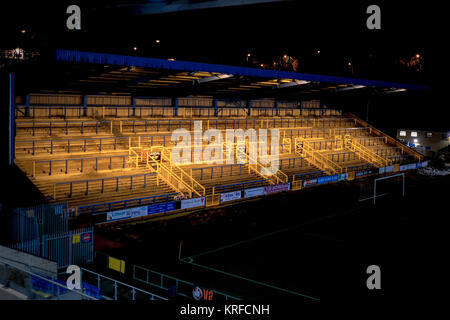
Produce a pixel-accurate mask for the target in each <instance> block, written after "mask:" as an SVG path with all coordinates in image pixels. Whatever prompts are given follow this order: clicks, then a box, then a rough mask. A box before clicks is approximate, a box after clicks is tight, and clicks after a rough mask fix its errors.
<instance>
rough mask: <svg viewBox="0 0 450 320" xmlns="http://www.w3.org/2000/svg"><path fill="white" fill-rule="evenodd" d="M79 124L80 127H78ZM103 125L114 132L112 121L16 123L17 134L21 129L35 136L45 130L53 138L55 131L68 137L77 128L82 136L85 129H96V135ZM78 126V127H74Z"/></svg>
mask: <svg viewBox="0 0 450 320" xmlns="http://www.w3.org/2000/svg"><path fill="white" fill-rule="evenodd" d="M77 124H78V125H77ZM102 124H104V125H107V126H108V132H109V133H111V132H112V121H30V122H16V128H17V132H18V133H19V129H21V130H25V131H26V130H28V129H31V134H32V136H35V134H36V131H38V130H42V129H43V130H44V131H47V130H48V133H49V135H50V136H51V135H52V134H53V131H54V130H57V129H59V130H61V129H63V132H64V133H65V134H66V135H69V131H70V129H73V128H77V129H78V130H77V131H79V132H80V133H81V134H84V131H85V129H88V128H95V133H97V134H98V133H99V128H101V126H102ZM74 125H77V126H74Z"/></svg>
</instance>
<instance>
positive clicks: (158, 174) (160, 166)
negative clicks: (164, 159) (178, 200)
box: [147, 154, 192, 196]
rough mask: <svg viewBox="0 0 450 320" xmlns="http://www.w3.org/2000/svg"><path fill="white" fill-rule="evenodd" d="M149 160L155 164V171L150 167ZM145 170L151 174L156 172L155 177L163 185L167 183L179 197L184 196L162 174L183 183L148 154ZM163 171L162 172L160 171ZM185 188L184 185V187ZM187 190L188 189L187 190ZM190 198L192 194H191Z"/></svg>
mask: <svg viewBox="0 0 450 320" xmlns="http://www.w3.org/2000/svg"><path fill="white" fill-rule="evenodd" d="M149 159H150V160H151V161H152V162H153V163H155V164H156V169H155V168H153V167H152V165H151V164H150V163H149V161H148V160H149ZM147 168H148V169H150V170H152V171H153V172H156V174H157V177H158V178H161V179H162V180H164V182H165V183H167V184H168V185H169V186H170V187H171V188H173V189H174V190H175V191H176V192H177V193H179V194H180V195H184V193H183V191H182V190H181V189H180V188H179V187H178V186H176V185H175V184H173V183H172V182H171V181H170V179H168V178H167V177H166V176H165V175H164V174H167V175H168V176H169V177H172V178H174V179H175V180H176V181H177V182H178V183H180V184H182V185H184V183H183V181H181V180H180V179H179V178H178V177H177V176H176V175H174V174H172V172H171V171H170V169H169V168H167V167H166V166H165V165H163V164H162V163H160V162H158V161H157V160H156V159H154V158H153V157H152V156H151V155H150V154H148V155H147ZM161 169H163V170H161ZM184 186H185V185H184ZM188 189H189V188H188ZM191 196H192V194H191Z"/></svg>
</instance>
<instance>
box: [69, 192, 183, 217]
mask: <svg viewBox="0 0 450 320" xmlns="http://www.w3.org/2000/svg"><path fill="white" fill-rule="evenodd" d="M176 195H179V193H167V194H162V195H156V196H150V197H141V198H135V199H127V200H119V201H112V202H105V203H100V204H92V205H87V206H79V207H78V214H84V213H101V212H106V211H113V210H119V209H127V208H132V207H139V206H142V205H147V204H155V203H160V202H169V201H170V200H173V198H174V197H175V196H176Z"/></svg>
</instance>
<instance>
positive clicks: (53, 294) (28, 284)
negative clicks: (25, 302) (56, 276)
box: [0, 257, 98, 300]
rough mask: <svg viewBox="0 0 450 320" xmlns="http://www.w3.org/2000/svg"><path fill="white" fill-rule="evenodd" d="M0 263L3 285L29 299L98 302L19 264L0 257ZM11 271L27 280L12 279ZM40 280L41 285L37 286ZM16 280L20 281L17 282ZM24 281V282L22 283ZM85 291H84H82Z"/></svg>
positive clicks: (15, 277)
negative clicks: (24, 276)
mask: <svg viewBox="0 0 450 320" xmlns="http://www.w3.org/2000/svg"><path fill="white" fill-rule="evenodd" d="M0 263H1V264H2V265H3V279H2V282H3V285H4V286H6V287H12V288H13V289H14V290H16V291H19V292H21V293H22V294H25V295H26V296H27V297H28V299H39V297H44V298H46V299H51V300H55V299H56V300H98V299H96V298H94V297H92V296H90V295H88V294H86V293H84V292H82V291H81V292H80V291H78V290H70V289H69V288H68V287H67V286H65V285H63V284H62V283H60V282H58V281H55V280H52V279H48V278H47V277H44V276H41V275H39V274H37V273H34V272H32V271H30V270H27V269H26V268H22V267H19V266H17V263H14V262H13V261H9V259H5V258H3V257H0ZM11 270H15V271H16V272H17V271H20V272H22V273H24V274H25V275H26V278H25V279H17V276H14V277H10V272H9V271H11ZM35 279H38V282H40V285H37V284H36V282H37V281H33V280H35ZM15 280H18V281H17V282H16V281H15ZM22 280H24V282H22ZM82 290H83V289H82Z"/></svg>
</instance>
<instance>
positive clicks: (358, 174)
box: [355, 170, 375, 178]
mask: <svg viewBox="0 0 450 320" xmlns="http://www.w3.org/2000/svg"><path fill="white" fill-rule="evenodd" d="M374 173H375V171H374V170H364V171H358V172H356V174H355V177H357V178H358V177H364V176H368V175H371V174H374Z"/></svg>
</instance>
